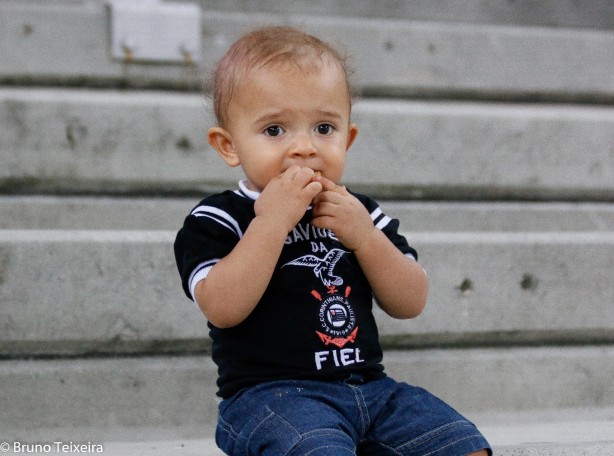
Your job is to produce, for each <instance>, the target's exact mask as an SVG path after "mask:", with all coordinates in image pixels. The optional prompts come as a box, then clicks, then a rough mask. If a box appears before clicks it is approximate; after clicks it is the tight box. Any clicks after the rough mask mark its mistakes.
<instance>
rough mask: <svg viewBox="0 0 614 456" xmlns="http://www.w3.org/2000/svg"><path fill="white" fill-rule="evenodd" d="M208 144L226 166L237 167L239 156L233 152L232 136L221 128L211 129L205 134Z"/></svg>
mask: <svg viewBox="0 0 614 456" xmlns="http://www.w3.org/2000/svg"><path fill="white" fill-rule="evenodd" d="M207 139H208V140H209V144H211V146H212V147H213V148H214V149H215V150H216V151H217V153H218V154H220V157H222V158H223V159H224V161H225V162H226V164H227V165H228V166H233V167H234V166H239V165H240V163H241V162H240V161H239V156H238V155H237V152H236V151H235V147H234V143H233V141H232V136H231V135H230V133H229V132H228V130H226V129H224V128H222V127H211V128H210V129H209V132H208V133H207Z"/></svg>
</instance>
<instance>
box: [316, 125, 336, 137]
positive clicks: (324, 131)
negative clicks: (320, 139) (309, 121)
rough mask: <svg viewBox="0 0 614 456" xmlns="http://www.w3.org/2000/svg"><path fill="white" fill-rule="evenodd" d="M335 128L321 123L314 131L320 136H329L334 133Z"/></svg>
mask: <svg viewBox="0 0 614 456" xmlns="http://www.w3.org/2000/svg"><path fill="white" fill-rule="evenodd" d="M334 129H335V127H333V126H332V125H331V124H327V123H323V124H320V125H318V126H317V127H316V130H317V131H318V133H319V134H321V135H330V134H331V133H332V132H333V131H334Z"/></svg>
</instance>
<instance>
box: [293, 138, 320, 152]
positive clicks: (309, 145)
mask: <svg viewBox="0 0 614 456" xmlns="http://www.w3.org/2000/svg"><path fill="white" fill-rule="evenodd" d="M317 153H318V148H317V147H316V145H315V144H314V142H313V139H312V138H311V136H310V135H308V134H298V135H297V136H296V138H295V141H294V143H293V145H292V147H291V149H290V154H291V155H293V156H306V157H308V156H312V155H315V154H317Z"/></svg>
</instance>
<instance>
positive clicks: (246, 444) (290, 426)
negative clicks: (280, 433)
mask: <svg viewBox="0 0 614 456" xmlns="http://www.w3.org/2000/svg"><path fill="white" fill-rule="evenodd" d="M267 410H268V411H269V414H268V415H267V416H265V417H264V418H263V419H262V420H260V423H258V425H257V426H256V427H255V428H254V429H252V432H250V434H249V438H248V439H247V441H246V442H245V454H249V451H248V449H249V444H250V443H251V440H252V437H253V436H254V434H255V433H256V431H257V430H258V428H259V427H260V426H262V425H263V424H264V423H265V422H266V421H267V420H268V419H270V418H271V417H273V416H274V417H276V418H277V419H279V420H280V421H283V422H284V423H285V424H286V425H287V426H288V427H289V428H290V429H292V430H293V431H294V432H295V433H296V434H297V435H298V436H299V442H300V441H301V440H302V436H301V434H300V432H298V431H297V430H296V429H295V428H294V426H292V425H291V424H290V423H288V422H287V421H286V420H285V419H284V418H282V417H281V416H279V415H278V414H276V413H275V412H274V411H273V410H271V409H270V408H269V407H267ZM293 448H294V447H293Z"/></svg>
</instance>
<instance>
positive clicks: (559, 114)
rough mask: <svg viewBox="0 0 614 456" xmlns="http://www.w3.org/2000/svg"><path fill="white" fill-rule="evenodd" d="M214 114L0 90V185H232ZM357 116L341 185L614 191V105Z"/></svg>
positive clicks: (127, 188)
mask: <svg viewBox="0 0 614 456" xmlns="http://www.w3.org/2000/svg"><path fill="white" fill-rule="evenodd" d="M613 74H614V73H613ZM206 116H207V114H206V108H205V101H204V100H203V98H201V96H200V95H188V94H171V93H159V92H136V93H134V92H130V93H127V92H118V91H92V90H65V89H61V90H60V89H40V90H35V89H18V88H12V89H0V125H3V128H2V129H0V149H2V150H7V151H11V153H5V154H2V155H0V190H3V191H4V192H17V193H18V192H42V191H54V190H55V191H63V192H78V191H90V192H110V193H122V192H131V191H132V192H149V194H155V193H156V192H158V193H160V192H161V193H165V192H167V193H168V192H181V191H192V192H198V191H200V192H202V191H205V190H212V189H220V188H227V187H228V186H231V187H232V188H234V187H235V186H236V181H237V180H238V179H239V178H240V177H241V175H240V173H239V171H238V170H237V169H233V168H229V167H228V166H226V165H225V164H224V163H223V161H222V160H221V159H220V158H219V157H218V155H217V154H216V153H215V152H213V151H212V149H211V148H210V147H209V146H208V145H207V144H206V143H205V139H204V137H205V134H204V133H205V131H206V128H207V126H208V125H210V124H211V121H210V120H207V118H206ZM354 120H355V121H356V122H357V123H358V125H359V126H360V128H361V133H360V135H359V137H358V139H357V140H356V142H355V144H354V146H353V147H352V149H351V150H350V152H349V155H348V159H347V162H346V164H347V166H346V171H345V175H344V178H343V182H344V183H345V184H346V185H348V186H349V187H350V188H353V189H354V190H357V191H364V192H367V193H369V194H372V195H374V196H385V197H388V198H397V199H408V198H417V197H419V198H448V199H463V198H469V199H472V198H473V199H475V198H480V199H493V198H496V199H502V198H522V199H538V198H546V199H563V200H573V199H584V200H593V201H594V200H600V199H606V200H607V199H610V200H611V199H612V198H613V197H614V154H612V153H611V152H612V151H611V146H607V145H608V144H610V145H611V144H614V110H612V109H611V108H609V107H603V106H593V107H589V106H572V105H548V106H543V105H542V106H537V105H509V104H495V103H491V104H489V103H482V104H474V103H443V102H437V103H435V102H418V101H397V100H384V99H368V100H367V99H365V100H362V101H359V102H358V103H357V104H356V105H355V108H354ZM604 145H605V146H604ZM579 150H581V151H582V154H578V151H579ZM374 157H377V160H374ZM418 170H419V171H418Z"/></svg>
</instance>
